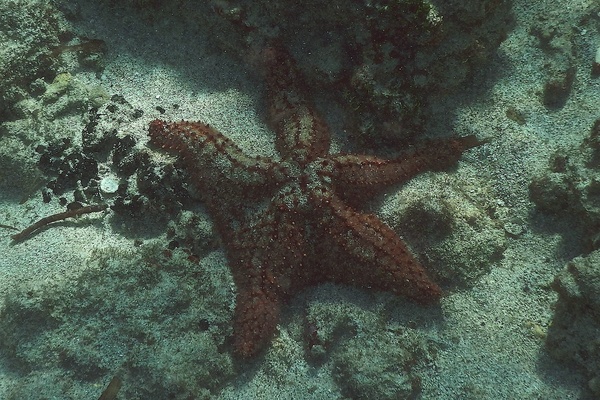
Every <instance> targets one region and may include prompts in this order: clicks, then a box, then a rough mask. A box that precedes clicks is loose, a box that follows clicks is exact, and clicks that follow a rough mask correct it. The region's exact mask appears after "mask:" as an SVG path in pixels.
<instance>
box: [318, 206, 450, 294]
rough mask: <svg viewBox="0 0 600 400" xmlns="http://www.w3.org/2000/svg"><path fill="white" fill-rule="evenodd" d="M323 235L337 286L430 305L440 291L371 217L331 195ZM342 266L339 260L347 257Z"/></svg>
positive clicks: (392, 235) (392, 234) (393, 236)
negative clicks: (357, 287)
mask: <svg viewBox="0 0 600 400" xmlns="http://www.w3.org/2000/svg"><path fill="white" fill-rule="evenodd" d="M325 215H326V216H325V218H324V219H323V222H322V223H321V224H322V228H323V229H322V233H323V235H324V237H325V238H326V239H325V240H323V243H325V244H326V245H329V246H331V248H330V249H323V252H324V254H329V256H328V257H329V260H328V261H327V264H328V265H329V267H328V272H327V273H329V274H330V275H331V278H332V279H333V280H335V281H337V282H339V283H344V284H349V285H353V286H361V287H364V286H367V287H369V286H370V287H373V288H375V289H379V290H383V291H390V292H392V293H396V294H398V295H404V296H407V297H409V298H411V299H413V300H415V301H417V302H419V303H422V304H425V303H432V302H434V301H436V300H438V299H439V297H440V296H441V293H442V292H441V289H440V288H439V286H438V285H436V284H435V283H434V282H433V281H432V280H431V279H430V278H429V277H428V276H427V273H426V271H425V269H424V268H423V267H422V266H421V264H420V263H419V262H418V261H417V260H416V259H415V257H414V256H413V255H412V253H411V252H410V250H409V249H408V248H407V246H406V245H405V244H404V242H403V241H402V240H401V239H400V238H399V237H398V235H396V233H395V232H394V231H393V230H391V229H390V228H389V227H388V226H387V225H385V224H384V223H383V222H381V221H380V220H379V219H378V218H377V217H376V216H374V215H372V214H361V213H358V212H356V211H354V210H353V209H351V208H350V207H348V206H346V205H345V204H343V203H342V201H341V200H340V199H339V198H338V197H336V196H331V197H330V199H329V201H328V202H327V208H326V211H325ZM348 255H349V256H350V258H349V259H348V258H346V260H348V263H347V264H346V265H343V264H342V263H341V262H340V260H343V259H344V257H348Z"/></svg>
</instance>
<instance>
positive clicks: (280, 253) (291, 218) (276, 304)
mask: <svg viewBox="0 0 600 400" xmlns="http://www.w3.org/2000/svg"><path fill="white" fill-rule="evenodd" d="M285 211H286V212H284V209H282V208H280V205H279V204H277V203H273V204H271V206H270V207H269V208H268V209H267V210H266V211H265V212H264V213H263V214H262V215H261V218H259V219H258V221H257V223H256V224H253V225H250V226H248V227H245V228H243V229H241V230H239V231H237V232H234V234H235V240H233V241H228V243H229V246H228V248H227V250H228V255H229V259H230V264H231V265H232V273H233V278H234V281H235V283H236V287H237V288H238V296H237V300H236V309H235V317H234V318H235V321H234V349H235V352H236V353H237V354H239V355H240V356H242V357H244V358H247V357H251V356H253V355H255V354H256V353H258V352H259V351H260V350H262V348H264V347H265V346H266V345H267V344H268V343H269V341H270V340H271V337H272V336H273V333H274V331H275V329H276V326H277V322H278V319H279V312H280V307H281V302H282V301H283V299H285V298H287V297H288V296H289V295H290V294H292V293H295V292H296V291H297V290H298V287H299V285H300V286H301V285H303V283H304V279H303V277H302V276H300V275H301V273H302V271H303V268H302V265H303V263H304V253H305V251H304V246H305V241H304V235H303V232H302V230H301V224H300V223H299V221H297V218H296V216H295V215H293V214H292V213H289V212H287V211H289V210H285Z"/></svg>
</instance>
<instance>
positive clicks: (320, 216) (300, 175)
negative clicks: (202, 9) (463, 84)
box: [149, 48, 481, 357]
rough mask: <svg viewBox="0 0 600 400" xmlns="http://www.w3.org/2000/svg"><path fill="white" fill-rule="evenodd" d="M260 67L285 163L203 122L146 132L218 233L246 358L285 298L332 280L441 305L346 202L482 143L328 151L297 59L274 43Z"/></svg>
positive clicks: (379, 230)
mask: <svg viewBox="0 0 600 400" xmlns="http://www.w3.org/2000/svg"><path fill="white" fill-rule="evenodd" d="M264 63H265V66H266V71H267V78H266V79H267V92H268V93H267V95H268V104H269V116H268V120H269V123H270V124H271V127H272V128H273V130H274V131H275V132H276V134H277V137H276V150H277V151H278V153H279V154H280V156H281V159H280V160H275V159H271V158H266V157H254V156H249V155H247V154H245V153H244V152H243V151H242V150H241V149H240V148H239V147H237V146H236V145H235V144H234V143H233V142H232V141H231V140H230V139H228V138H227V137H225V136H224V135H222V134H221V133H219V132H218V131H217V130H215V129H213V128H211V127H210V126H208V125H206V124H203V123H200V122H186V121H182V122H177V123H167V122H164V121H161V120H155V121H153V122H152V123H151V124H150V130H149V135H150V138H151V142H152V143H153V144H156V145H159V146H161V147H163V148H164V149H167V150H171V151H175V152H177V153H179V154H180V155H181V156H182V157H183V161H184V164H185V166H186V168H187V169H188V171H189V173H190V175H191V176H192V179H193V184H194V185H195V186H196V187H197V188H198V190H199V192H200V193H201V195H202V196H203V198H204V201H205V202H206V205H207V207H208V209H209V213H210V214H211V216H212V217H213V219H214V222H215V225H216V226H217V229H218V232H219V234H220V236H221V237H222V240H223V243H224V246H225V249H226V253H227V257H228V262H229V265H230V269H231V272H232V275H233V278H234V281H235V284H236V286H237V299H236V309H235V317H234V318H235V320H234V338H233V339H234V340H233V346H234V351H235V352H236V353H237V354H238V355H240V356H242V357H252V356H254V355H256V354H257V353H258V352H259V351H261V350H262V349H264V348H265V347H266V345H267V344H268V343H269V341H270V339H271V337H272V336H273V333H274V331H275V329H276V325H277V322H278V319H279V314H280V309H281V306H282V303H283V302H284V301H285V300H286V299H287V298H288V297H289V296H291V295H293V294H295V293H297V292H298V291H300V290H302V289H304V288H305V287H307V286H310V285H315V284H318V283H321V282H325V281H331V282H336V283H342V284H348V285H353V286H358V287H364V288H373V289H377V290H382V291H389V292H392V293H395V294H397V295H402V296H406V297H408V298H410V299H413V300H414V301H417V302H419V303H422V304H426V303H432V302H435V301H437V300H438V299H439V297H440V295H441V290H440V288H439V286H438V285H436V284H435V283H434V282H433V281H432V280H431V279H430V278H429V277H428V275H427V273H426V271H425V269H424V268H423V267H422V266H421V264H420V263H419V261H417V259H415V257H414V256H413V255H412V254H411V252H410V250H409V249H408V247H407V246H406V244H405V243H404V242H403V241H402V240H401V239H400V238H399V237H398V235H397V234H396V233H395V232H394V231H393V230H392V229H390V228H389V227H388V226H386V225H385V224H384V223H383V222H381V221H380V220H379V219H378V218H377V217H376V216H374V215H372V214H367V213H361V212H359V211H357V210H355V209H354V208H353V207H351V206H349V205H348V201H346V198H347V196H349V193H373V192H374V191H375V190H376V189H380V188H383V187H386V186H388V185H391V184H397V183H401V182H405V181H407V180H409V179H410V178H412V177H413V176H415V175H416V174H419V173H421V172H423V171H427V170H438V169H443V168H447V167H449V166H451V165H453V164H455V163H456V162H457V161H458V159H459V158H460V156H461V154H462V153H463V152H464V151H465V150H467V149H469V148H472V147H475V146H477V145H479V144H480V143H481V142H479V141H478V140H477V139H476V138H475V137H474V136H467V137H461V138H453V139H446V140H439V141H435V142H431V143H429V145H428V146H425V147H420V148H418V149H416V150H412V151H411V152H409V153H406V154H404V155H402V156H401V157H398V158H394V159H381V158H378V157H374V156H367V155H353V154H329V147H330V134H329V132H328V129H327V127H326V125H325V123H324V122H323V120H321V118H320V117H319V116H318V115H317V114H316V113H315V112H314V111H313V109H312V108H311V107H310V106H309V104H308V103H307V102H306V101H305V96H304V94H303V93H302V87H303V85H302V78H301V76H300V75H299V73H298V72H297V69H296V67H295V65H294V63H293V60H292V59H291V58H290V57H289V56H288V54H286V53H285V52H284V51H282V50H280V49H277V48H270V49H268V50H266V51H265V52H264Z"/></svg>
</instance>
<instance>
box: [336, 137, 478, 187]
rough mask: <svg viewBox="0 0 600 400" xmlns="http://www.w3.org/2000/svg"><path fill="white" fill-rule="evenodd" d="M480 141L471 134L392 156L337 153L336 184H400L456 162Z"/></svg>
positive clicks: (366, 185)
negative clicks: (425, 172) (381, 156)
mask: <svg viewBox="0 0 600 400" xmlns="http://www.w3.org/2000/svg"><path fill="white" fill-rule="evenodd" d="M482 143H483V142H481V141H479V140H478V139H477V138H476V137H475V136H473V135H471V136H464V137H460V138H453V139H441V140H435V141H432V142H430V143H429V144H428V145H427V146H423V147H419V148H418V149H416V150H415V151H413V152H412V153H409V154H407V155H403V156H401V157H398V158H394V159H383V158H379V157H374V156H366V155H353V154H338V155H335V156H332V157H330V158H329V159H330V160H331V162H333V163H334V168H333V171H334V179H335V182H336V185H338V186H340V187H346V188H350V189H357V188H364V187H369V186H386V185H391V184H397V183H403V182H406V181H408V180H409V179H411V178H412V177H414V176H415V175H418V174H420V173H421V172H424V171H431V170H442V169H444V168H448V167H450V166H452V165H454V164H456V162H457V161H458V159H459V158H460V156H461V155H462V153H463V152H464V151H466V150H468V149H470V148H473V147H476V146H479V145H480V144H482Z"/></svg>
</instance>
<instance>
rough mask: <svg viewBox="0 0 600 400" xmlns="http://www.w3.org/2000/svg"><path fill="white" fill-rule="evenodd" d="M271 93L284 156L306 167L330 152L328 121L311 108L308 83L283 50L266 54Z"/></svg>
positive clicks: (271, 118)
mask: <svg viewBox="0 0 600 400" xmlns="http://www.w3.org/2000/svg"><path fill="white" fill-rule="evenodd" d="M263 58H264V64H265V70H266V74H267V76H266V82H267V92H268V108H269V118H268V121H269V123H270V125H271V128H272V129H273V130H274V131H275V132H276V133H277V138H276V141H275V145H276V147H277V151H278V152H279V153H280V154H281V157H282V158H283V159H284V160H285V159H293V160H295V161H296V162H298V163H300V164H306V163H308V162H310V161H312V160H314V159H316V158H317V157H323V156H325V155H327V153H328V152H329V146H330V135H329V131H328V129H327V125H326V124H325V123H324V121H323V120H322V119H321V118H320V117H319V116H318V115H317V114H316V113H315V112H314V111H313V110H312V109H311V107H309V105H308V103H307V102H306V100H305V95H304V87H305V85H304V82H303V80H302V77H301V74H300V73H299V71H298V68H297V66H296V65H295V63H294V60H293V59H292V57H290V55H289V54H288V53H287V52H286V51H285V50H284V49H282V48H280V47H269V48H268V49H266V50H265V51H264V52H263Z"/></svg>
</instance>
